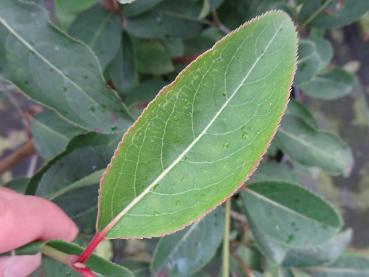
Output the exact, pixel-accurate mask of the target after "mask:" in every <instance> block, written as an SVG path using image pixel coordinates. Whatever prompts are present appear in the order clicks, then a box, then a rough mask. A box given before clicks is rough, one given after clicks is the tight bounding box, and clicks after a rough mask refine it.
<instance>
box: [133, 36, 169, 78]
mask: <svg viewBox="0 0 369 277" xmlns="http://www.w3.org/2000/svg"><path fill="white" fill-rule="evenodd" d="M136 61H137V69H138V71H140V72H141V73H146V74H152V75H161V74H166V73H169V72H172V71H173V70H174V66H173V64H172V62H171V60H170V57H169V55H168V53H167V52H166V51H165V48H164V46H163V45H162V44H161V43H160V42H158V41H147V42H144V43H141V44H140V45H139V46H138V49H137V53H136Z"/></svg>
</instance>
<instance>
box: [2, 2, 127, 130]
mask: <svg viewBox="0 0 369 277" xmlns="http://www.w3.org/2000/svg"><path fill="white" fill-rule="evenodd" d="M0 42H1V43H0V64H1V69H0V73H1V74H3V75H4V76H5V77H6V78H7V79H9V80H10V81H11V82H12V83H13V84H15V85H16V86H17V87H18V88H19V89H20V90H21V91H22V92H23V93H24V94H26V95H27V96H29V97H30V98H32V99H33V100H35V101H36V102H39V103H40V104H42V105H45V106H47V107H49V108H51V109H52V110H55V111H57V112H58V114H59V115H60V116H62V117H63V118H65V119H67V120H68V121H70V122H72V123H74V124H75V125H78V126H80V127H82V128H84V129H88V130H95V131H100V132H105V133H109V132H115V131H120V130H124V129H125V128H126V127H127V125H128V124H127V120H126V119H125V115H124V106H123V104H122V102H121V101H120V100H119V99H118V97H117V95H116V93H115V92H114V91H111V90H109V89H108V88H107V87H106V85H105V82H104V80H103V77H102V74H101V68H100V65H99V63H98V61H97V59H96V56H95V55H94V54H93V52H92V51H91V50H90V49H89V48H88V47H87V46H86V45H84V44H81V43H80V42H78V41H76V40H74V39H72V38H71V37H69V36H67V35H66V34H64V33H63V32H61V31H60V30H58V29H57V28H56V27H55V26H53V25H52V24H51V23H49V22H48V20H47V14H46V13H45V11H44V10H43V9H42V8H41V7H39V6H37V5H35V4H32V3H26V2H19V1H18V0H14V1H13V0H3V1H1V3H0Z"/></svg>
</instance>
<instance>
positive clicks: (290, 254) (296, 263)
mask: <svg viewBox="0 0 369 277" xmlns="http://www.w3.org/2000/svg"><path fill="white" fill-rule="evenodd" d="M351 237H352V231H351V230H350V229H349V230H347V231H346V232H343V233H341V234H338V235H337V236H335V237H333V238H332V239H331V240H329V241H328V242H327V243H325V244H322V245H319V246H317V247H308V248H300V249H299V248H292V249H288V251H287V253H286V255H285V257H284V259H283V262H282V263H281V264H282V266H284V267H312V266H321V265H323V264H327V263H330V262H333V261H335V260H336V259H337V258H338V257H339V256H340V255H341V254H342V253H343V251H344V250H345V248H346V247H347V246H348V245H349V243H350V241H351Z"/></svg>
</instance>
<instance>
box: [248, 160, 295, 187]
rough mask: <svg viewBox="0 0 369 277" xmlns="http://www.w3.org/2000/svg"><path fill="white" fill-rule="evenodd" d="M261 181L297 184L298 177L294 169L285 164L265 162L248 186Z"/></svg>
mask: <svg viewBox="0 0 369 277" xmlns="http://www.w3.org/2000/svg"><path fill="white" fill-rule="evenodd" d="M261 181H285V182H296V181H297V176H296V174H295V173H294V172H293V169H292V168H291V167H290V166H289V165H287V164H284V163H278V162H274V161H263V162H262V163H261V164H260V166H259V167H258V168H257V170H256V171H255V173H254V174H253V175H252V177H251V178H250V180H249V181H248V182H247V184H250V183H255V182H261Z"/></svg>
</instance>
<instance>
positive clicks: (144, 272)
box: [122, 260, 150, 277]
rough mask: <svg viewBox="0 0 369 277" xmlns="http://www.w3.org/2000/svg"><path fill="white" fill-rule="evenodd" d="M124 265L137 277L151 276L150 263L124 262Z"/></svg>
mask: <svg viewBox="0 0 369 277" xmlns="http://www.w3.org/2000/svg"><path fill="white" fill-rule="evenodd" d="M122 265H123V266H124V267H126V268H128V269H129V270H131V271H132V272H133V274H134V275H135V277H147V276H150V263H148V262H144V261H134V260H124V261H123V263H122Z"/></svg>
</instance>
